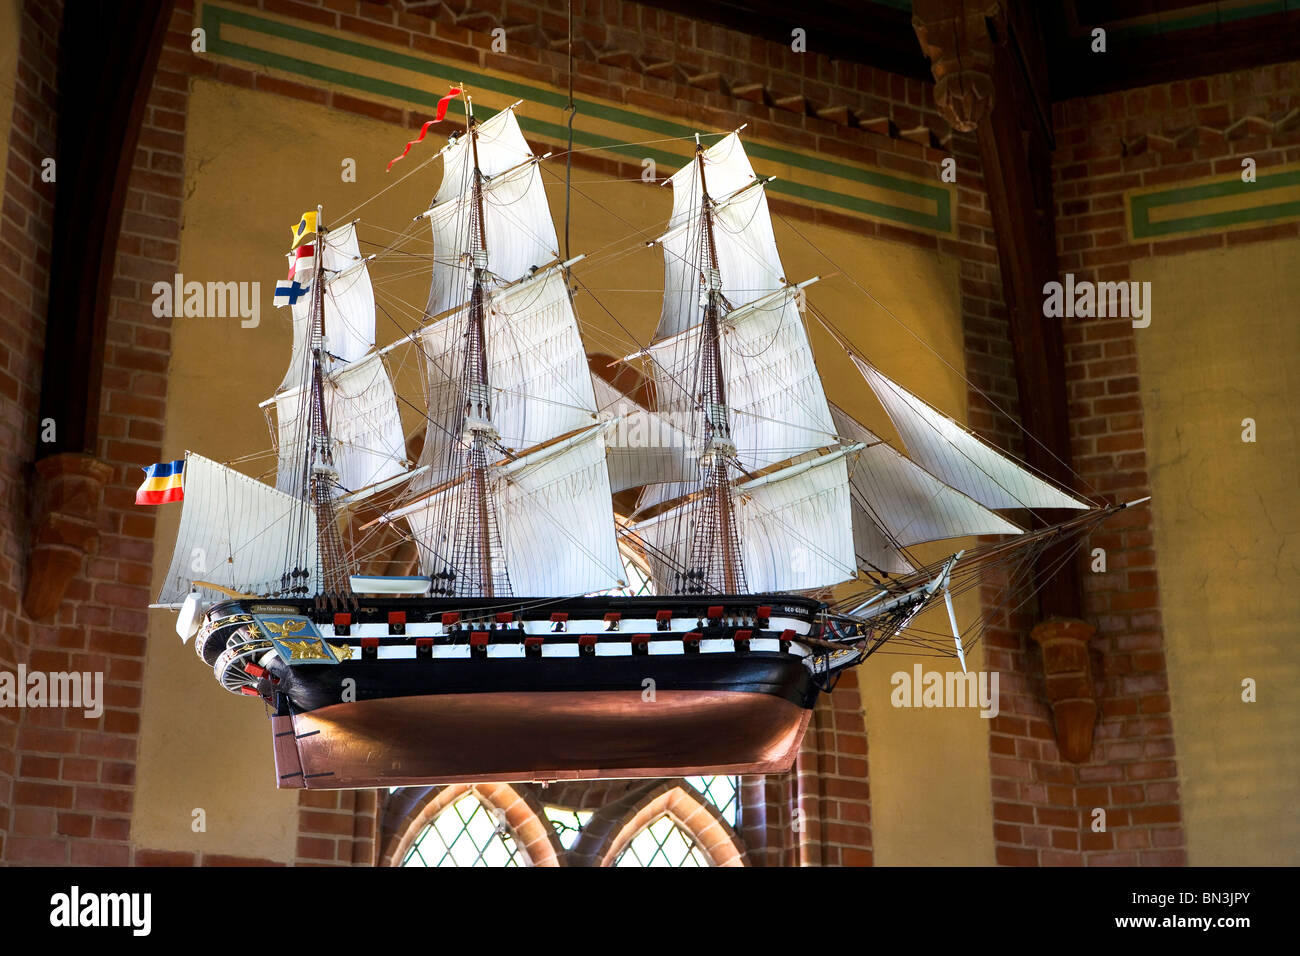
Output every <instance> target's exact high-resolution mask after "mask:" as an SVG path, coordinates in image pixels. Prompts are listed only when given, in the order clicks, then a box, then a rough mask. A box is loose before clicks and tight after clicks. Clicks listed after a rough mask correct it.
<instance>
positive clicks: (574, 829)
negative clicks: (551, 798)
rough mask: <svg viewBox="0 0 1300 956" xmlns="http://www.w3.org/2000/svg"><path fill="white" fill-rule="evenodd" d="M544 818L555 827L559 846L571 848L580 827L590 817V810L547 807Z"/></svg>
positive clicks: (584, 824)
mask: <svg viewBox="0 0 1300 956" xmlns="http://www.w3.org/2000/svg"><path fill="white" fill-rule="evenodd" d="M546 819H547V820H550V821H551V826H552V827H554V828H555V833H556V835H557V836H558V837H559V838H560V846H562V847H564V848H565V849H566V850H571V849H573V844H575V843H577V842H578V837H579V835H581V833H582V828H583V827H585V826H586V825H587V821H588V820H590V819H591V811H590V810H567V809H565V808H563V807H547V808H546Z"/></svg>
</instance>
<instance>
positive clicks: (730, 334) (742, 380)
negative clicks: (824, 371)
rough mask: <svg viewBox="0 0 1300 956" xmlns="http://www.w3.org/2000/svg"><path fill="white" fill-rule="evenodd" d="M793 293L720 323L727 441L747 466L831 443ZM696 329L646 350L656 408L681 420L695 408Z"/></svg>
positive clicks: (828, 421)
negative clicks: (731, 442)
mask: <svg viewBox="0 0 1300 956" xmlns="http://www.w3.org/2000/svg"><path fill="white" fill-rule="evenodd" d="M798 295H799V290H798V289H795V288H793V287H789V288H786V289H783V290H781V291H779V292H777V293H776V294H773V295H770V296H768V297H766V298H765V299H763V300H761V301H759V302H756V303H754V304H753V305H751V306H749V307H746V308H743V309H738V310H736V311H734V312H732V313H730V314H729V315H727V316H726V317H725V318H724V319H723V320H722V323H721V332H720V338H721V342H720V346H721V347H720V352H721V355H722V368H723V376H724V378H725V380H726V389H727V391H726V398H727V407H728V409H729V410H730V412H731V415H730V418H731V439H732V441H733V442H734V443H735V445H736V457H737V458H738V459H739V460H740V462H741V464H742V465H743V466H744V467H745V468H747V469H749V470H751V471H753V470H757V469H759V468H764V467H767V466H768V465H772V464H775V463H777V462H779V461H784V460H785V459H787V458H793V457H794V456H796V455H798V454H800V453H802V452H806V451H811V450H812V449H814V448H823V447H825V446H827V445H832V444H834V443H835V426H834V423H833V422H832V420H831V413H830V407H829V405H828V404H827V402H826V392H825V390H824V389H823V387H822V381H821V376H820V375H819V374H818V373H817V366H816V364H815V362H814V361H813V354H812V347H811V345H810V344H809V342H808V336H807V335H806V334H805V332H804V327H803V321H802V319H801V317H800V315H799V310H798V308H797V302H798ZM701 334H702V326H698V325H697V326H694V327H693V328H690V329H688V330H687V331H685V332H683V333H682V334H680V335H678V336H675V337H673V338H670V339H667V340H665V341H663V342H660V343H658V344H656V345H652V346H651V347H650V348H649V349H648V350H647V351H648V354H649V355H650V357H651V359H652V360H653V364H652V373H653V375H654V379H655V385H656V388H657V389H658V395H659V402H658V405H659V409H660V410H661V411H671V412H673V413H674V414H676V415H678V416H682V417H683V420H685V417H686V416H687V413H688V412H689V411H690V410H691V409H692V408H695V407H696V404H695V390H696V388H697V385H696V380H697V378H698V373H697V370H696V364H697V363H698V361H699V354H700V342H699V340H700V336H701ZM697 417H698V415H697ZM697 427H698V426H697Z"/></svg>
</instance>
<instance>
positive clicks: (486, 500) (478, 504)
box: [453, 97, 497, 597]
mask: <svg viewBox="0 0 1300 956" xmlns="http://www.w3.org/2000/svg"><path fill="white" fill-rule="evenodd" d="M466 113H467V117H468V119H467V122H468V133H469V137H470V154H471V156H472V158H473V163H474V169H473V172H472V173H471V176H472V182H471V189H472V191H473V202H472V204H471V207H470V248H469V255H470V265H471V268H472V269H473V288H472V290H471V292H470V299H469V327H468V329H467V330H466V340H465V360H464V364H463V365H462V382H463V388H464V393H463V397H464V412H465V418H464V428H463V431H462V436H463V439H464V441H465V442H467V443H468V446H469V450H468V455H467V465H468V472H469V481H468V482H467V483H466V484H465V486H464V488H463V490H462V492H461V494H460V499H461V500H460V502H459V508H458V511H459V514H458V515H457V522H456V534H457V540H456V542H455V547H454V551H455V553H454V555H453V563H454V565H455V567H456V568H457V569H458V570H459V572H460V578H459V580H458V581H457V582H456V585H455V587H454V590H455V592H456V593H457V594H463V595H473V594H481V595H483V596H484V597H494V596H495V594H496V587H495V583H494V582H493V575H492V551H493V544H494V542H495V540H496V538H497V535H496V534H495V531H496V518H495V514H496V509H495V507H494V503H493V501H492V490H491V487H490V483H489V475H488V448H489V446H490V445H492V444H494V443H495V442H496V439H497V432H496V429H495V428H494V427H493V425H492V402H491V392H490V388H489V384H488V362H487V341H486V335H485V333H484V326H485V322H484V311H485V309H486V308H487V289H486V285H487V265H488V252H487V227H486V220H485V217H484V213H483V172H482V170H481V169H480V168H479V159H478V123H477V121H476V120H475V119H474V105H473V101H472V100H471V99H470V98H469V97H466ZM471 568H472V569H474V570H475V571H476V572H477V580H475V579H474V578H472V577H470V576H469V571H470V569H471ZM467 578H468V580H467Z"/></svg>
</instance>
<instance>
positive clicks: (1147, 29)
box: [1111, 0, 1300, 39]
mask: <svg viewBox="0 0 1300 956" xmlns="http://www.w3.org/2000/svg"><path fill="white" fill-rule="evenodd" d="M1298 9H1300V0H1270V2H1268V3H1255V4H1251V5H1250V6H1247V7H1228V8H1227V9H1216V10H1213V11H1210V12H1208V13H1196V14H1192V15H1191V16H1186V17H1177V18H1175V19H1173V20H1166V21H1164V22H1160V23H1139V24H1136V25H1134V26H1131V27H1120V28H1118V29H1116V30H1113V31H1111V35H1112V36H1116V37H1121V38H1125V39H1127V38H1130V37H1144V36H1157V35H1159V34H1162V33H1177V32H1179V31H1180V30H1196V29H1199V28H1201V27H1209V26H1214V24H1216V23H1231V22H1233V21H1235V20H1249V19H1251V18H1253V17H1264V16H1269V15H1270V14H1274V13H1286V12H1287V11H1289V10H1298Z"/></svg>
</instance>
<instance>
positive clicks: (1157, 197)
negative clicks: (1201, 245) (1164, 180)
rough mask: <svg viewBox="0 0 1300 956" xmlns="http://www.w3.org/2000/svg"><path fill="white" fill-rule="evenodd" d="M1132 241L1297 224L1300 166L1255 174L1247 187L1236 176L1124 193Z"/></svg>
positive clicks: (1282, 167) (1299, 200)
mask: <svg viewBox="0 0 1300 956" xmlns="http://www.w3.org/2000/svg"><path fill="white" fill-rule="evenodd" d="M1124 207H1125V211H1126V218H1127V224H1128V234H1129V238H1130V239H1131V240H1133V241H1135V242H1140V241H1143V240H1151V239H1168V238H1172V237H1175V236H1196V235H1203V234H1205V233H1207V232H1223V231H1225V230H1232V229H1248V228H1253V227H1255V226H1262V225H1269V224H1273V223H1280V222H1287V221H1290V220H1296V219H1300V164H1295V165H1291V166H1278V167H1272V168H1270V169H1266V170H1265V169H1261V170H1259V172H1258V173H1257V178H1256V181H1255V182H1253V183H1248V182H1243V181H1242V178H1241V173H1240V172H1234V173H1229V174H1227V175H1226V176H1213V177H1209V178H1206V179H1199V180H1193V181H1191V182H1186V183H1180V184H1179V185H1177V186H1174V187H1172V188H1171V187H1170V186H1168V185H1161V186H1148V187H1144V188H1139V189H1130V190H1128V191H1127V192H1125V194H1124Z"/></svg>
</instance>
